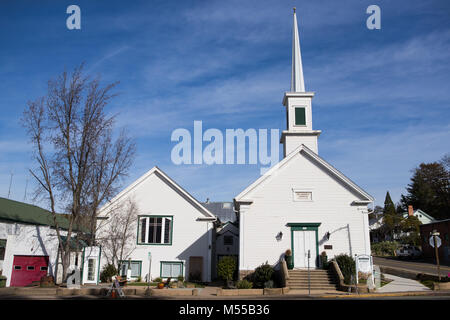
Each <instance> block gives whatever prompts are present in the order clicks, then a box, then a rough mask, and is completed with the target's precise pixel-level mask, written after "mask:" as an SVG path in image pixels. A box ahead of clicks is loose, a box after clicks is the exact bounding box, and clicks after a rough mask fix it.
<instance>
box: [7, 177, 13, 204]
mask: <svg viewBox="0 0 450 320" xmlns="http://www.w3.org/2000/svg"><path fill="white" fill-rule="evenodd" d="M13 175H14V173H13V172H12V171H11V177H10V178H9V189H8V199H9V196H10V194H11V184H12V178H13Z"/></svg>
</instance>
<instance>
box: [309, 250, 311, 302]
mask: <svg viewBox="0 0 450 320" xmlns="http://www.w3.org/2000/svg"><path fill="white" fill-rule="evenodd" d="M310 258H311V250H309V249H308V295H311V274H310V271H309V259H310Z"/></svg>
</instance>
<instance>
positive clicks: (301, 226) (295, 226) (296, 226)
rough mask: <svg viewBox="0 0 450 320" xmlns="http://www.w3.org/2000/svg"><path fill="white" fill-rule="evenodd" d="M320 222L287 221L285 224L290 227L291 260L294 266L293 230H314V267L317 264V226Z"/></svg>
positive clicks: (317, 265)
mask: <svg viewBox="0 0 450 320" xmlns="http://www.w3.org/2000/svg"><path fill="white" fill-rule="evenodd" d="M321 224H322V223H320V222H307V223H288V224H287V226H288V227H290V228H291V251H292V261H294V267H295V258H294V257H295V256H294V254H295V253H294V231H311V230H312V231H315V232H316V261H314V263H315V266H316V267H320V266H319V263H318V261H319V226H320V225H321Z"/></svg>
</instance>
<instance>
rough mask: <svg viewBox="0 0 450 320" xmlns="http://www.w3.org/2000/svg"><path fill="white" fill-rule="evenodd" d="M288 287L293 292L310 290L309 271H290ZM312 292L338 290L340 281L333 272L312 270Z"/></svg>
mask: <svg viewBox="0 0 450 320" xmlns="http://www.w3.org/2000/svg"><path fill="white" fill-rule="evenodd" d="M288 272H289V279H288V280H287V283H286V286H287V287H289V289H292V290H308V270H289V271H288ZM310 279H311V290H336V289H337V284H338V281H337V279H336V277H335V276H334V274H333V272H332V271H331V270H321V269H312V270H310Z"/></svg>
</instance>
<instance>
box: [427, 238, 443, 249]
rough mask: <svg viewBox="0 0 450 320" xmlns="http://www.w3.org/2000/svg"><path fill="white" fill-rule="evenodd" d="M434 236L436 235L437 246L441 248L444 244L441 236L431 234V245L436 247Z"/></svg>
mask: <svg viewBox="0 0 450 320" xmlns="http://www.w3.org/2000/svg"><path fill="white" fill-rule="evenodd" d="M434 237H436V246H437V247H438V248H439V247H440V246H441V244H442V241H441V238H439V237H438V236H431V237H430V246H432V247H433V248H434V239H433V238H434Z"/></svg>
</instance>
